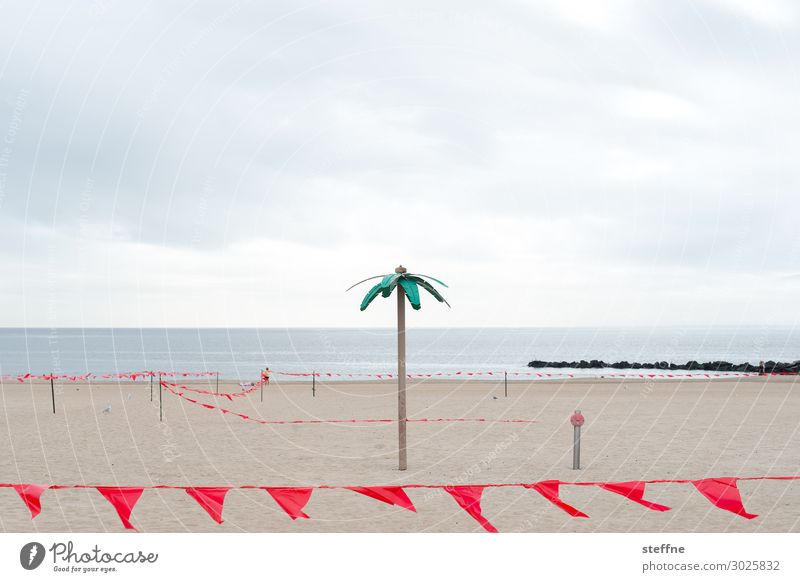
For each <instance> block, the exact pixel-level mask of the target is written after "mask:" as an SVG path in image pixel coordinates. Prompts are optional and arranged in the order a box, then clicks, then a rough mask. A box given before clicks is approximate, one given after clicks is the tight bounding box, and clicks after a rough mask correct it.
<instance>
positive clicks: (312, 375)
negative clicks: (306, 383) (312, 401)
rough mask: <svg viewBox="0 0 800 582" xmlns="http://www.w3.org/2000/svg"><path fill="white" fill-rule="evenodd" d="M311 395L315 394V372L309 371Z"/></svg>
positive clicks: (314, 395)
mask: <svg viewBox="0 0 800 582" xmlns="http://www.w3.org/2000/svg"><path fill="white" fill-rule="evenodd" d="M311 396H312V397H316V396H317V373H316V372H311Z"/></svg>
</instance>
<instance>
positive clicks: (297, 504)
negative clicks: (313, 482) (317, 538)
mask: <svg viewBox="0 0 800 582" xmlns="http://www.w3.org/2000/svg"><path fill="white" fill-rule="evenodd" d="M262 489H264V491H266V492H267V493H269V494H270V495H271V496H272V498H273V499H274V500H275V502H276V503H277V504H278V505H280V506H281V509H283V510H284V511H285V512H286V514H287V515H288V516H289V517H291V518H292V519H297V518H298V517H302V518H303V519H308V515H306V513H305V512H304V511H303V508H304V507H305V506H306V504H307V503H308V500H309V499H311V492H312V491H313V489H311V488H310V487H262Z"/></svg>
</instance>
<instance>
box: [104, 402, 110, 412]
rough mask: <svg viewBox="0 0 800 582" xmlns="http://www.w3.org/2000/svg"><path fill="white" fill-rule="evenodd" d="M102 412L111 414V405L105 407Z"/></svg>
mask: <svg viewBox="0 0 800 582" xmlns="http://www.w3.org/2000/svg"><path fill="white" fill-rule="evenodd" d="M103 412H106V413H108V412H111V405H110V404H109V405H108V406H106V407H105V408H104V409H103Z"/></svg>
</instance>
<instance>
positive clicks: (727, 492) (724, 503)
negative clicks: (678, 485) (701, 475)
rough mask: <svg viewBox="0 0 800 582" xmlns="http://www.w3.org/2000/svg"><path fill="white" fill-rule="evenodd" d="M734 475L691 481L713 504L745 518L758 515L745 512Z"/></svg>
mask: <svg viewBox="0 0 800 582" xmlns="http://www.w3.org/2000/svg"><path fill="white" fill-rule="evenodd" d="M736 481H738V479H736V477H719V478H716V479H714V478H712V479H699V480H698V481H692V485H694V486H695V487H696V488H697V490H698V491H699V492H700V493H702V494H703V496H704V497H705V498H706V499H708V500H709V501H710V502H711V503H713V504H714V505H715V506H717V507H719V508H720V509H724V510H725V511H730V512H732V513H735V514H736V515H741V516H742V517H746V518H747V519H753V518H754V517H758V515H757V514H755V513H747V511H745V509H744V505H743V504H742V498H741V496H740V495H739V488H738V487H737V486H736Z"/></svg>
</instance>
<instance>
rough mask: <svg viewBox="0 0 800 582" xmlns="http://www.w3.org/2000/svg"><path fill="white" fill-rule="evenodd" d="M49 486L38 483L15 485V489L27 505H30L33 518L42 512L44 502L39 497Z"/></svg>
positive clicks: (29, 508)
mask: <svg viewBox="0 0 800 582" xmlns="http://www.w3.org/2000/svg"><path fill="white" fill-rule="evenodd" d="M48 487H50V486H49V485H39V484H37V483H19V484H18V485H14V489H15V490H16V492H17V493H18V494H19V496H20V497H21V498H22V500H23V501H24V502H25V505H27V506H28V510H29V511H30V512H31V519H33V518H34V517H36V516H37V515H39V513H41V511H42V502H41V501H40V499H39V498H40V497H41V496H42V493H44V491H45V490H46V489H47V488H48Z"/></svg>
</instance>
